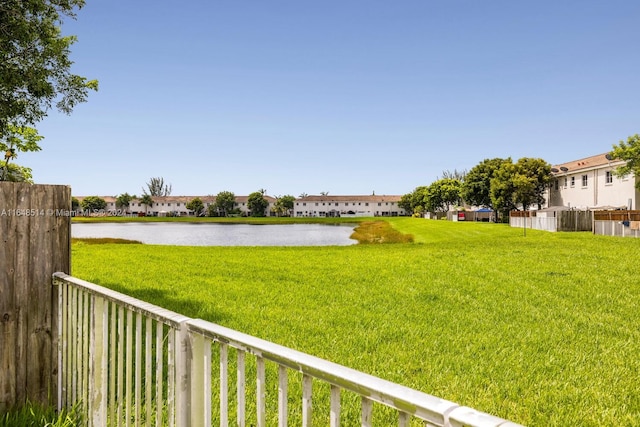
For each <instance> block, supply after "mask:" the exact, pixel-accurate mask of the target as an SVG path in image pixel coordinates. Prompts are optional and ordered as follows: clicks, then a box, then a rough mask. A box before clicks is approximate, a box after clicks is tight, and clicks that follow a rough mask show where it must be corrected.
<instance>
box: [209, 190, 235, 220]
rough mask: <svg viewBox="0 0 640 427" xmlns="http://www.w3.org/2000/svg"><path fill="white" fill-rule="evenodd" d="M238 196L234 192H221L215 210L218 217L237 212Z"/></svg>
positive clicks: (214, 205)
mask: <svg viewBox="0 0 640 427" xmlns="http://www.w3.org/2000/svg"><path fill="white" fill-rule="evenodd" d="M235 207H236V195H235V194H234V193H233V192H232V191H221V192H219V193H218V194H217V195H216V202H215V203H214V204H213V209H214V210H215V214H216V215H217V216H227V215H229V214H231V213H233V212H234V211H235Z"/></svg>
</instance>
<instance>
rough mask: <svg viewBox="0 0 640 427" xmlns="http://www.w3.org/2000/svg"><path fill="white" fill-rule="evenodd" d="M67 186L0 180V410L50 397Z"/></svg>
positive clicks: (65, 249)
mask: <svg viewBox="0 0 640 427" xmlns="http://www.w3.org/2000/svg"><path fill="white" fill-rule="evenodd" d="M69 209H71V189H70V187H67V186H53V185H30V184H26V183H13V182H0V230H1V232H2V234H1V236H2V237H1V238H2V244H0V410H4V409H6V408H10V407H13V406H16V405H22V404H24V403H25V402H26V401H27V400H29V401H31V402H35V403H41V404H51V403H53V402H52V401H53V399H54V397H55V393H54V392H53V391H54V390H55V382H56V371H57V369H56V365H57V364H56V357H57V352H56V345H55V340H56V337H57V323H56V322H55V321H53V319H56V312H57V305H56V304H54V301H55V299H52V289H51V275H52V274H53V273H54V272H56V271H65V272H69V269H70V233H71V226H70V218H69V216H68V212H69Z"/></svg>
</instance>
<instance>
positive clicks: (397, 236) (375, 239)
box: [351, 221, 413, 244]
mask: <svg viewBox="0 0 640 427" xmlns="http://www.w3.org/2000/svg"><path fill="white" fill-rule="evenodd" d="M351 238H352V239H355V240H357V241H358V243H361V244H376V243H412V242H413V235H411V234H403V233H400V232H399V231H398V230H396V229H395V228H393V227H392V226H391V224H389V223H388V222H387V221H365V222H362V223H361V224H360V225H358V227H356V229H355V230H354V231H353V234H352V235H351Z"/></svg>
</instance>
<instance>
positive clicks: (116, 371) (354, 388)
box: [53, 273, 518, 427]
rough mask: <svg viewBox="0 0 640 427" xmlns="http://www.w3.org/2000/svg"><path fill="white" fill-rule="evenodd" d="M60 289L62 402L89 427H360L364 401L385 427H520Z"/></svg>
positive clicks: (126, 303) (93, 288)
mask: <svg viewBox="0 0 640 427" xmlns="http://www.w3.org/2000/svg"><path fill="white" fill-rule="evenodd" d="M53 282H54V284H55V285H57V286H59V308H60V318H59V326H60V331H61V339H60V340H59V345H58V348H59V373H60V374H59V379H60V381H59V387H58V390H59V394H58V399H59V405H60V406H61V407H68V406H71V405H74V404H78V403H79V404H81V405H82V407H83V409H84V410H85V412H86V413H87V414H88V421H89V422H88V424H89V425H95V426H98V425H101V426H102V425H109V426H120V425H136V426H137V425H148V426H152V425H155V426H160V425H170V426H173V425H175V426H177V427H184V426H210V425H213V424H214V423H215V424H217V425H220V426H227V425H229V424H230V423H232V421H233V423H234V424H236V425H238V426H245V425H257V426H258V427H262V426H266V425H276V424H277V425H278V426H286V425H288V423H291V425H298V424H301V425H303V426H311V425H313V424H315V425H331V426H339V425H341V422H342V423H343V424H347V425H353V424H354V423H355V420H354V410H353V405H356V406H357V411H356V415H355V417H356V418H357V422H358V423H359V424H361V425H362V426H371V425H375V422H374V420H376V417H375V414H374V408H377V407H378V406H379V407H381V409H380V412H381V413H383V416H381V417H380V418H379V419H380V420H382V419H384V420H385V421H384V424H385V425H388V424H389V422H388V421H389V419H395V421H393V423H395V424H397V425H399V426H408V425H409V424H410V423H411V422H412V421H411V420H412V419H414V420H418V421H419V422H421V423H423V424H424V425H426V426H442V427H458V426H460V427H462V426H468V427H516V426H518V424H515V423H513V422H510V421H508V420H505V419H502V418H498V417H495V416H493V415H490V414H486V413H483V412H480V411H476V410H474V409H472V408H468V407H464V406H460V405H458V404H456V403H454V402H450V401H447V400H444V399H440V398H438V397H435V396H432V395H429V394H426V393H423V392H420V391H417V390H414V389H411V388H408V387H405V386H402V385H400V384H396V383H393V382H390V381H386V380H383V379H380V378H377V377H375V376H372V375H369V374H366V373H363V372H360V371H357V370H354V369H351V368H347V367H345V366H342V365H339V364H336V363H333V362H329V361H327V360H324V359H320V358H318V357H315V356H311V355H308V354H305V353H302V352H299V351H296V350H293V349H290V348H287V347H284V346H281V345H278V344H274V343H272V342H269V341H265V340H262V339H260V338H256V337H253V336H250V335H247V334H244V333H241V332H238V331H235V330H232V329H229V328H225V327H223V326H220V325H217V324H214V323H211V322H207V321H204V320H199V319H189V318H187V317H185V316H182V315H180V314H177V313H174V312H171V311H169V310H166V309H163V308H161V307H157V306H154V305H152V304H148V303H146V302H143V301H140V300H136V299H135V298H131V297H128V296H126V295H123V294H120V293H118V292H115V291H112V290H109V289H106V288H103V287H100V286H98V285H95V284H92V283H89V282H86V281H83V280H80V279H77V278H74V277H71V276H68V275H65V274H62V273H56V274H55V275H54V278H53ZM233 356H235V357H233ZM247 356H250V358H248V357H247ZM292 376H298V377H300V381H299V382H296V381H295V380H294V379H292V378H291V377H292ZM254 379H255V391H254V392H252V391H251V387H250V386H248V384H249V383H250V382H251V381H252V380H254ZM233 380H235V381H233ZM316 384H317V385H316ZM314 385H316V387H317V390H318V392H317V393H315V392H314ZM345 395H347V396H348V397H347V396H345ZM230 402H233V405H230V404H229V403H230ZM292 402H293V403H294V404H295V405H291V403H292ZM214 403H215V404H214ZM343 404H344V406H343ZM292 406H295V407H293V408H292ZM316 408H317V409H320V411H322V412H324V411H325V410H326V414H325V413H321V414H317V413H315V411H314V409H316ZM249 409H251V411H249ZM376 411H378V409H376ZM343 412H348V416H346V415H344V414H343ZM394 414H395V415H394ZM248 419H249V421H247V420H248ZM320 423H322V424H320Z"/></svg>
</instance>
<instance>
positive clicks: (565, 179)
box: [564, 176, 567, 188]
mask: <svg viewBox="0 0 640 427" xmlns="http://www.w3.org/2000/svg"><path fill="white" fill-rule="evenodd" d="M564 188H567V177H566V176H565V177H564Z"/></svg>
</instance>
